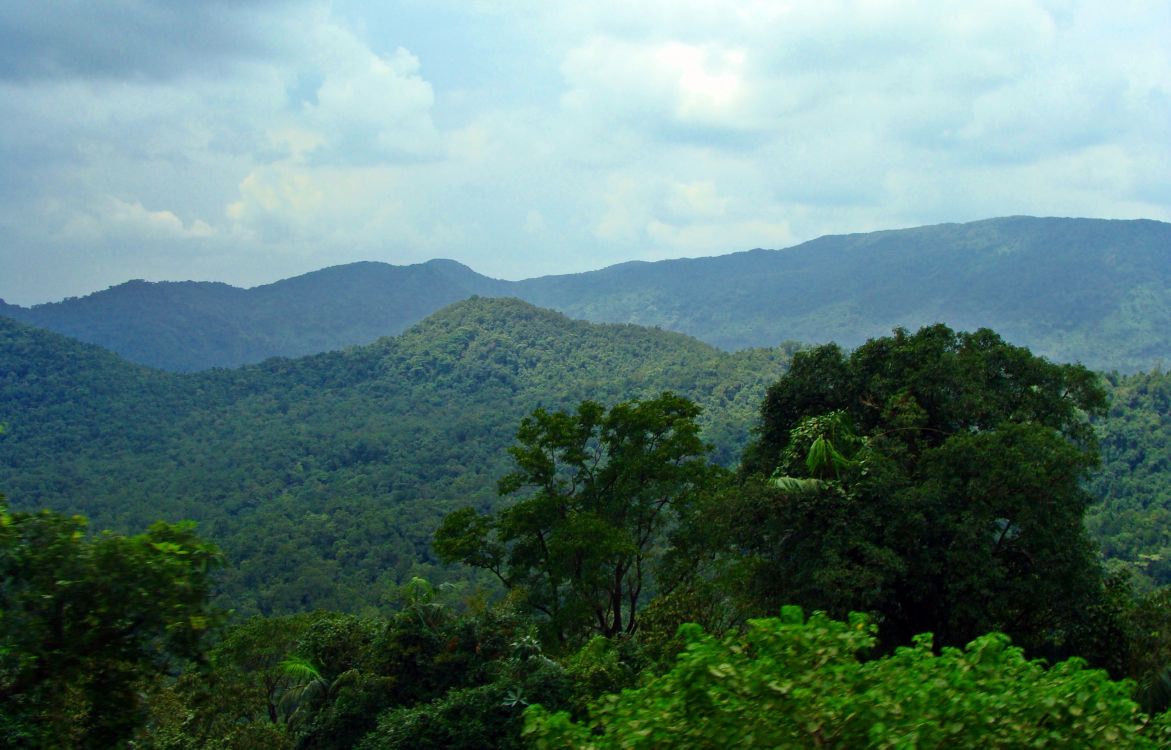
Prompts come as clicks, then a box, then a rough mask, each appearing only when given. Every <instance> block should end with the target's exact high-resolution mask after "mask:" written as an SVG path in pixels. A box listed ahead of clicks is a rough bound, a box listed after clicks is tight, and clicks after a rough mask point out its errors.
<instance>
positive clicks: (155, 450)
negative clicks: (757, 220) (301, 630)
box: [0, 299, 789, 614]
mask: <svg viewBox="0 0 1171 750" xmlns="http://www.w3.org/2000/svg"><path fill="white" fill-rule="evenodd" d="M788 356H789V355H788V354H787V353H786V351H785V350H747V351H742V352H738V353H735V354H727V353H724V352H720V351H719V350H716V349H714V348H712V347H710V346H708V345H705V344H702V343H700V342H698V341H695V340H694V339H689V338H687V337H684V336H680V335H678V334H671V333H666V332H662V331H655V330H650V329H644V328H638V327H634V326H618V325H613V326H597V325H590V324H586V323H580V322H573V321H570V320H568V319H566V318H565V317H564V316H562V315H559V314H557V313H552V312H549V311H546V310H540V309H538V308H534V307H532V306H531V305H528V304H526V303H523V302H519V301H516V300H489V299H474V300H468V301H465V302H461V303H458V304H456V305H454V306H452V307H450V308H448V309H446V310H444V311H442V312H440V313H438V314H436V315H435V316H432V317H431V318H429V319H428V320H427V321H425V322H424V323H422V324H420V325H419V326H417V327H415V328H413V329H411V330H410V331H409V332H407V333H405V334H403V335H402V336H400V337H397V338H394V339H383V340H381V341H379V342H377V343H375V344H372V345H369V346H366V347H360V348H356V349H352V350H348V351H344V352H334V353H328V354H321V355H317V356H314V357H309V358H305V359H300V360H281V359H276V360H270V361H268V362H266V363H264V364H262V365H257V366H253V367H247V368H243V369H239V370H212V371H208V372H203V373H196V374H190V375H171V374H167V373H161V372H158V371H155V370H150V369H147V368H144V367H139V366H135V365H130V364H128V363H126V362H124V361H122V360H119V359H118V358H117V357H115V356H113V355H111V354H110V353H108V352H105V351H103V350H100V349H98V348H96V347H92V346H86V345H82V344H78V343H77V342H74V341H70V340H68V339H64V338H62V337H59V336H55V335H53V334H48V333H46V332H44V331H40V330H37V329H32V328H28V327H25V326H21V325H19V324H15V323H11V322H4V321H0V413H3V414H4V415H5V416H4V420H5V421H6V422H7V423H8V431H7V434H5V435H3V436H0V486H2V487H4V488H5V492H6V493H7V494H8V496H9V498H10V500H11V502H12V503H13V505H14V506H15V507H18V508H33V507H43V506H44V507H51V508H54V509H56V510H60V511H63V512H68V513H81V514H84V515H86V516H88V517H89V518H90V519H91V521H92V522H93V524H94V525H95V526H97V527H99V528H111V529H114V530H117V531H121V532H131V531H134V530H136V529H141V528H144V527H145V526H146V525H148V524H150V523H152V522H154V521H156V520H159V519H166V520H174V519H192V520H195V521H197V522H198V523H199V525H200V529H201V531H202V533H203V534H204V535H205V536H207V537H208V538H209V539H212V540H214V541H215V542H216V543H217V544H219V545H221V546H222V548H223V549H224V550H225V552H226V553H227V554H228V559H229V560H230V565H229V568H228V570H227V571H226V572H225V573H224V575H223V577H222V579H221V587H222V591H223V592H224V593H223V601H224V602H229V603H230V604H231V606H232V607H233V608H235V609H236V610H237V611H238V612H240V613H246V614H253V613H264V614H273V613H288V612H295V611H300V610H303V609H312V608H315V607H326V608H331V609H340V610H347V611H361V610H362V609H363V608H365V607H372V606H378V605H379V604H381V603H382V602H383V601H384V599H385V597H386V596H388V595H389V592H391V591H392V590H393V589H394V586H396V585H398V584H401V583H404V582H406V581H409V580H410V579H411V577H412V576H415V575H420V576H425V577H428V578H431V579H433V580H435V581H436V582H437V583H438V582H441V581H442V580H446V578H447V576H448V575H449V573H448V572H446V570H437V569H436V567H435V558H434V555H433V554H432V553H431V550H430V539H431V534H432V533H433V532H434V530H435V527H436V525H437V524H438V520H439V518H440V517H441V516H442V515H443V513H444V512H446V511H447V510H451V509H452V508H454V507H455V506H456V505H457V504H461V503H465V502H473V503H476V504H479V505H482V506H485V507H487V506H490V505H492V504H493V503H494V502H495V501H496V493H495V481H496V478H497V477H498V476H500V475H501V474H503V473H504V472H505V470H506V469H507V466H508V454H507V451H506V448H507V446H508V444H509V442H510V440H511V439H512V436H513V433H514V431H515V427H516V423H517V422H518V421H519V420H520V418H521V417H522V416H523V415H524V414H525V413H527V412H528V411H529V410H531V409H532V408H534V407H535V406H538V405H544V406H546V407H549V408H557V407H563V406H567V405H570V404H573V403H576V402H577V401H580V400H581V399H584V398H594V399H597V400H599V401H603V402H607V403H609V402H616V401H619V400H621V399H626V398H633V397H642V396H652V395H655V394H657V393H660V392H662V391H664V390H671V391H675V392H677V393H679V394H681V395H685V396H687V397H688V398H691V399H693V400H695V401H696V402H697V403H699V404H700V405H701V406H702V407H703V408H704V413H703V416H702V417H701V423H702V425H703V428H704V437H705V439H706V440H708V441H710V442H712V443H713V444H715V445H716V446H717V447H716V449H715V450H714V452H713V456H714V459H715V460H716V461H718V462H720V463H722V464H725V465H730V464H732V463H734V462H735V461H736V459H737V457H738V455H739V451H740V448H741V447H742V446H743V445H744V443H745V442H746V441H747V440H748V436H749V428H750V426H751V423H752V414H753V412H754V411H755V409H756V407H757V405H758V404H759V401H760V398H761V397H762V396H763V394H764V389H765V387H766V386H767V385H768V383H770V382H772V381H773V380H775V379H776V378H777V377H779V375H780V373H781V372H782V371H783V366H784V364H785V362H786V360H787V357H788ZM258 530H263V532H262V533H258Z"/></svg>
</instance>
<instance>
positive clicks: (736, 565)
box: [0, 298, 1171, 750]
mask: <svg viewBox="0 0 1171 750" xmlns="http://www.w3.org/2000/svg"><path fill="white" fill-rule="evenodd" d="M667 390H670V391H674V392H675V393H677V394H681V395H674V394H671V393H665V391H667ZM1108 393H1109V394H1112V395H1113V399H1114V401H1113V406H1112V407H1111V408H1110V410H1109V412H1108V413H1107V411H1106V403H1107V395H1108ZM1168 394H1171V381H1169V379H1168V377H1167V376H1165V375H1163V374H1162V373H1161V372H1158V371H1156V372H1153V373H1149V374H1140V375H1133V376H1117V375H1112V376H1110V377H1109V378H1107V379H1105V380H1104V381H1103V380H1102V379H1100V378H1099V376H1098V375H1096V374H1094V373H1092V372H1091V371H1089V370H1087V369H1085V368H1083V367H1080V366H1072V365H1061V364H1054V363H1050V362H1048V361H1045V360H1043V359H1041V358H1038V357H1035V356H1033V355H1032V354H1031V353H1029V352H1028V351H1027V350H1026V349H1023V348H1020V347H1015V346H1011V345H1009V344H1006V343H1005V342H1004V341H1003V340H1002V339H1001V338H1000V337H999V336H997V335H996V334H995V333H994V332H992V331H989V330H986V329H985V330H980V331H977V332H974V333H956V332H953V331H951V330H950V329H948V328H947V327H946V326H943V325H935V326H930V327H926V328H923V329H921V330H920V331H918V332H917V333H913V334H912V333H910V332H908V331H906V330H898V331H896V332H895V333H894V334H893V335H892V336H887V337H882V338H879V339H875V340H871V341H869V342H867V343H866V344H865V345H863V346H861V347H859V348H858V349H856V350H854V351H851V352H846V351H844V350H842V349H841V348H840V347H837V346H836V345H832V344H831V345H824V346H820V347H814V348H808V349H802V350H800V351H789V350H761V349H754V350H744V351H741V352H739V353H736V354H728V353H725V352H721V351H720V350H718V349H715V348H714V347H711V346H710V345H707V344H704V343H701V342H699V341H697V340H695V339H692V338H689V337H686V336H683V335H680V334H675V333H668V332H664V331H661V330H654V329H647V328H642V327H638V326H632V325H598V324H590V323H584V322H574V321H570V320H569V319H568V318H566V317H565V316H563V315H561V314H559V313H555V312H552V311H549V310H543V309H539V308H536V307H533V306H532V305H530V304H528V303H525V302H521V301H518V300H515V299H511V300H506V299H486V298H475V299H471V300H467V301H464V302H459V303H456V304H454V305H452V306H450V307H448V308H446V309H445V310H443V311H441V312H439V313H437V314H435V315H433V316H431V317H430V318H428V319H427V320H425V321H424V322H422V323H420V324H419V325H417V326H415V327H413V328H411V329H410V330H408V331H407V332H405V333H404V334H402V335H400V336H398V337H396V338H386V339H382V340H380V341H378V342H376V343H375V344H372V345H368V346H363V347H357V348H352V349H349V350H346V351H342V352H333V353H326V354H319V355H314V356H310V357H306V358H302V359H297V360H289V359H272V360H268V361H266V362H264V363H263V364H260V365H254V366H249V367H244V368H240V369H237V370H223V369H217V370H210V371H205V372H199V373H192V374H173V373H166V372H161V371H158V370H153V369H150V368H146V367H143V366H140V365H133V364H129V363H127V362H126V361H124V360H122V359H120V358H118V357H117V356H116V355H114V354H112V353H110V352H108V351H105V350H103V349H101V348H98V347H95V346H92V345H86V344H81V343H78V342H76V341H73V340H70V339H67V338H64V337H61V336H58V335H55V334H51V333H48V332H45V331H43V330H40V329H36V328H32V327H29V326H25V325H23V324H19V323H15V322H11V321H7V320H0V415H3V417H4V421H5V422H6V423H7V424H6V427H5V430H4V431H3V432H2V434H0V487H2V488H3V489H4V490H5V492H6V493H7V494H8V495H9V497H8V498H7V499H5V498H4V497H0V578H2V579H3V580H4V581H5V583H6V585H5V586H0V609H3V611H4V614H5V617H4V618H0V709H2V710H0V745H5V746H11V747H18V748H30V749H31V748H42V747H54V746H61V747H79V748H80V747H116V746H125V744H124V743H126V742H128V741H131V738H133V743H134V746H135V747H144V748H156V749H158V750H161V749H163V748H166V749H167V750H177V749H178V748H183V749H184V750H188V749H190V750H194V748H197V747H234V748H249V749H250V750H292V749H293V748H298V749H300V748H323V749H324V748H337V749H338V750H342V749H343V748H352V747H359V748H369V749H370V750H374V749H375V748H378V749H379V750H382V749H384V748H412V747H444V748H467V749H468V750H472V749H473V748H483V747H502V748H520V747H523V746H526V745H528V746H532V744H533V743H534V742H535V743H536V745H537V746H541V745H540V743H542V742H544V743H546V744H547V743H554V744H556V745H557V746H564V747H583V748H586V747H630V746H637V743H638V742H641V741H642V739H643V738H647V737H649V738H651V739H652V740H655V742H658V741H659V740H662V741H663V742H667V741H668V739H669V741H670V742H671V743H677V744H687V743H691V742H693V741H694V742H697V743H699V742H700V740H702V741H703V742H706V743H707V744H706V745H702V743H700V744H701V745H702V746H710V747H726V746H730V745H732V744H735V743H736V742H738V739H737V738H738V737H740V736H741V734H742V733H743V732H744V731H748V732H751V734H752V737H753V738H754V739H753V742H756V743H758V744H760V743H763V744H764V745H766V746H770V747H771V746H780V747H807V746H810V745H811V744H818V743H820V744H823V745H826V746H833V747H857V746H861V745H864V744H865V743H866V742H871V743H872V744H875V743H877V744H880V745H881V744H883V743H886V744H890V743H892V742H894V740H896V739H898V738H903V737H906V736H909V735H910V734H914V735H915V736H917V737H920V738H922V739H923V743H924V744H927V745H931V746H948V747H973V748H974V747H986V746H1026V745H1027V746H1038V745H1044V744H1051V745H1053V746H1059V747H1066V746H1069V747H1102V748H1111V749H1112V748H1115V747H1136V748H1148V747H1152V748H1153V747H1160V746H1165V745H1166V741H1167V738H1168V737H1171V715H1169V714H1167V713H1161V712H1164V711H1165V709H1166V708H1167V706H1168V705H1169V704H1171V690H1168V689H1167V686H1168V683H1167V680H1166V674H1167V668H1168V667H1167V665H1168V664H1171V627H1169V626H1168V624H1167V623H1168V619H1167V612H1168V611H1171V599H1169V596H1171V593H1169V590H1168V589H1166V588H1164V589H1155V590H1153V591H1152V590H1151V587H1153V586H1155V585H1158V584H1161V583H1165V581H1166V578H1167V575H1166V570H1165V564H1164V563H1163V557H1164V555H1166V553H1167V540H1166V536H1165V534H1164V533H1163V531H1162V529H1163V527H1164V526H1165V519H1166V516H1167V513H1168V509H1167V507H1166V505H1167V503H1166V498H1165V497H1164V496H1165V494H1166V493H1165V492H1164V488H1165V486H1166V478H1165V474H1166V469H1167V466H1166V456H1167V455H1168V451H1167V443H1168V439H1169V436H1168V429H1167V425H1168V424H1171V410H1169V409H1168V400H1167V397H1168ZM689 398H690V399H695V401H697V402H698V405H697V404H696V403H693V402H692V401H690V400H689ZM632 399H633V400H632ZM701 405H702V411H701V409H700V406H701ZM1090 416H1097V417H1098V418H1099V421H1098V422H1097V424H1096V425H1091V423H1090V422H1089V417H1090ZM1094 430H1096V431H1097V433H1098V435H1099V437H1100V441H1101V455H1102V457H1103V459H1104V464H1105V473H1103V474H1101V475H1098V476H1097V477H1096V478H1095V479H1093V484H1092V485H1091V486H1092V487H1093V488H1094V489H1096V490H1097V491H1098V492H1099V493H1100V494H1101V496H1102V497H1104V498H1105V499H1104V501H1103V502H1102V503H1101V504H1098V505H1094V504H1093V503H1092V502H1091V500H1092V498H1090V496H1089V495H1088V494H1087V492H1086V486H1085V484H1084V483H1083V480H1084V478H1085V476H1086V470H1087V469H1088V468H1089V467H1091V466H1092V465H1093V464H1094V461H1095V457H1096V456H1097V455H1098V453H1099V450H1098V446H1097V445H1096V441H1095V440H1094V439H1093V432H1094ZM750 431H751V432H750ZM703 439H706V440H710V441H711V442H712V443H714V447H713V450H711V451H710V452H709V451H708V450H707V448H705V447H704V446H703V444H702V440H703ZM741 457H743V458H742V459H741ZM713 459H714V460H713ZM733 467H736V468H738V470H737V471H732V470H730V469H731V468H733ZM40 506H49V507H51V508H54V509H56V510H59V511H64V512H67V513H74V512H80V513H84V514H87V515H89V516H91V517H92V518H93V520H94V523H93V527H96V528H103V527H114V528H115V529H117V530H118V531H120V532H123V533H115V534H108V533H101V534H87V533H86V526H85V521H84V520H83V519H81V518H68V517H65V516H60V515H56V514H54V513H52V512H41V513H34V512H27V511H24V510H22V509H24V508H28V509H32V508H36V507H40ZM1087 509H1088V510H1089V513H1088V514H1087ZM1087 516H1088V518H1087ZM160 518H161V519H166V520H178V519H182V518H191V519H195V520H196V521H198V522H199V529H198V531H196V530H193V529H192V528H191V527H190V526H188V525H185V524H180V525H168V524H166V523H161V524H156V525H153V526H150V528H149V530H148V531H147V533H145V534H138V535H136V536H127V535H126V534H129V533H134V532H138V531H141V530H142V529H143V528H144V527H147V526H148V525H149V524H150V523H151V522H152V521H154V520H155V519H160ZM1083 519H1086V520H1088V524H1086V523H1083ZM1087 527H1088V528H1089V529H1091V530H1092V531H1093V532H1095V533H1096V534H1097V535H1098V537H1099V539H1100V540H1101V541H1102V542H1103V543H1104V545H1105V549H1106V551H1107V553H1108V555H1110V556H1111V558H1112V559H1111V560H1110V561H1108V562H1109V565H1108V567H1107V569H1103V566H1102V565H1101V558H1100V556H1099V553H1098V547H1097V545H1096V544H1095V543H1094V542H1093V540H1092V539H1091V537H1090V536H1089V535H1088V534H1087ZM216 545H219V546H222V548H223V552H224V555H223V556H222V557H221V555H220V552H219V550H217V548H216ZM225 559H226V567H225V568H224V569H223V570H222V571H221V570H219V565H220V564H221V561H222V560H225ZM453 563H463V565H452V564H453ZM1110 568H1123V569H1128V570H1131V571H1134V572H1135V573H1137V575H1136V576H1134V577H1133V578H1127V577H1126V576H1125V575H1118V574H1117V573H1116V572H1115V573H1111V571H1110ZM429 581H430V582H429ZM443 582H452V583H454V584H455V585H454V586H451V587H441V586H437V584H440V583H443ZM1132 582H1133V583H1137V584H1138V585H1137V586H1134V587H1132V585H1131V584H1132ZM9 583H11V585H8V584H9ZM213 589H216V590H218V594H216V595H215V597H214V601H213V602H212V603H211V604H210V605H209V602H208V598H209V595H210V594H211V592H212V591H213ZM500 589H505V590H507V595H505V596H495V595H494V594H495V593H501V592H500ZM791 605H798V606H791ZM802 607H804V608H805V611H806V612H809V611H813V610H818V612H817V613H815V614H812V615H811V616H810V617H809V618H808V619H806V617H805V615H804V613H803V611H802V609H801V608H802ZM323 609H328V610H332V611H321V610H323ZM225 610H231V611H225ZM314 610H316V611H314ZM778 610H779V611H780V612H781V613H782V617H781V618H780V619H775V618H769V619H758V618H761V617H766V616H768V615H775V614H776V613H777V612H778ZM863 612H864V613H868V614H860V613H863ZM851 613H859V614H851ZM257 614H259V615H262V616H260V617H248V616H249V615H257ZM687 622H690V623H697V624H690V625H686V626H685V627H682V628H680V625H681V624H682V623H687ZM128 623H130V624H129V625H128ZM925 632H930V633H933V634H934V636H931V635H924V633H925ZM1010 639H1011V643H1012V644H1013V646H1010V645H1009V644H1010ZM1018 646H1019V648H1018ZM1021 648H1023V649H1024V650H1023V651H1022V650H1021ZM1038 656H1043V657H1046V658H1047V659H1048V660H1049V662H1048V663H1050V664H1053V666H1052V667H1047V666H1046V664H1045V662H1038V661H1029V658H1032V657H1038ZM1071 656H1076V657H1078V658H1076V659H1071V660H1069V661H1061V660H1063V659H1066V658H1067V657H1071ZM1083 659H1085V660H1088V661H1089V664H1090V665H1092V666H1093V667H1096V668H1100V669H1101V670H1108V672H1107V671H1099V669H1087V668H1086V661H1083ZM1123 677H1126V678H1130V680H1132V681H1118V682H1115V681H1113V680H1112V679H1111V678H1114V679H1119V678H1123ZM623 689H626V692H624V693H623V694H622V695H623V699H622V700H617V699H616V698H615V696H614V694H616V693H617V691H619V690H623ZM761 706H764V707H766V708H767V709H768V710H767V711H762V710H757V709H759V708H760V707H761ZM745 717H749V718H748V719H746V718H745ZM989 717H992V718H993V719H994V720H993V721H988V718H989ZM644 730H645V734H644ZM665 738H666V739H665ZM648 741H650V740H648ZM652 744H653V743H652Z"/></svg>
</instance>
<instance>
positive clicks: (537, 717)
mask: <svg viewBox="0 0 1171 750" xmlns="http://www.w3.org/2000/svg"><path fill="white" fill-rule="evenodd" d="M681 635H682V636H683V637H684V639H685V640H686V641H687V646H686V649H685V650H684V651H683V653H682V654H680V656H679V658H678V660H677V661H676V663H675V665H674V666H673V667H672V668H671V669H670V671H668V672H667V673H666V674H663V675H661V676H658V677H652V678H649V679H646V680H645V682H644V684H643V685H642V686H641V687H639V688H637V689H633V690H625V691H623V692H622V694H621V695H620V696H619V695H608V696H604V697H602V698H600V699H598V700H596V701H594V702H593V704H592V705H591V707H590V715H589V720H588V721H580V722H575V721H573V720H572V718H571V717H570V715H569V714H568V713H567V712H558V713H553V712H550V711H547V710H546V709H545V708H544V707H542V706H533V707H532V708H530V709H529V710H528V711H527V712H526V714H525V721H526V729H525V732H526V734H527V735H528V737H529V739H530V741H531V746H534V747H537V748H583V749H584V748H590V749H591V750H608V749H609V748H615V749H616V748H691V749H697V750H698V749H702V748H711V749H712V750H716V749H720V750H722V748H728V747H742V748H756V747H760V748H810V747H825V748H851V749H852V748H931V747H934V748H943V747H946V748H988V747H1078V748H1102V749H1103V750H1106V749H1107V748H1109V749H1110V750H1114V748H1155V747H1165V744H1163V743H1165V742H1166V740H1167V738H1168V734H1167V733H1166V728H1167V720H1166V718H1165V717H1164V718H1161V719H1160V720H1159V721H1158V722H1157V723H1154V724H1149V725H1148V724H1145V721H1144V720H1145V718H1146V717H1145V716H1144V715H1143V714H1142V713H1140V712H1139V710H1138V706H1137V705H1136V704H1135V703H1134V702H1133V701H1132V700H1131V699H1130V697H1129V694H1128V693H1129V690H1130V687H1131V686H1130V684H1129V683H1126V682H1111V681H1110V680H1109V678H1108V677H1107V675H1106V673H1105V672H1102V671H1099V670H1090V669H1086V668H1085V662H1084V661H1082V660H1080V659H1071V660H1069V661H1066V662H1062V663H1060V664H1057V665H1055V666H1053V667H1052V668H1049V669H1046V668H1045V666H1044V665H1043V663H1042V662H1040V661H1029V660H1027V659H1026V658H1025V656H1024V653H1023V652H1022V650H1021V649H1020V648H1016V647H1014V646H1011V645H1010V641H1009V639H1008V638H1007V637H1005V636H1004V635H1001V634H996V633H994V634H990V635H985V636H981V637H980V638H977V639H976V640H974V641H973V642H971V643H970V644H968V645H967V646H966V647H965V648H963V649H962V650H961V649H958V648H944V649H942V650H941V651H940V652H939V653H938V654H937V653H935V651H934V650H933V648H932V641H931V637H930V636H923V637H919V638H916V639H914V645H913V646H911V647H903V648H900V649H898V650H897V651H896V652H895V653H894V654H891V655H888V656H886V657H883V658H878V659H873V658H870V659H866V658H862V655H863V654H865V653H866V652H867V651H869V650H870V649H872V648H873V646H874V643H875V639H874V631H873V627H872V626H870V625H869V624H868V622H867V620H866V618H865V617H864V616H861V615H852V616H851V617H850V618H849V621H848V622H840V621H836V620H832V619H830V618H828V617H826V616H825V615H824V614H822V613H815V614H814V615H813V616H811V617H810V618H809V619H808V620H805V618H804V617H803V614H802V612H801V610H800V609H799V608H797V607H785V608H784V609H783V610H782V616H781V617H780V618H768V619H760V620H752V621H750V622H749V624H748V628H747V629H746V631H744V632H737V633H735V634H733V635H731V636H729V637H727V638H725V639H722V640H721V639H717V638H714V637H712V636H710V635H708V634H707V633H705V632H703V630H702V629H701V628H700V627H699V626H698V625H687V626H685V627H684V628H683V629H682V630H681Z"/></svg>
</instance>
